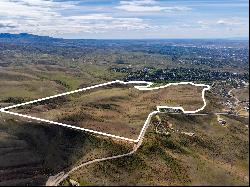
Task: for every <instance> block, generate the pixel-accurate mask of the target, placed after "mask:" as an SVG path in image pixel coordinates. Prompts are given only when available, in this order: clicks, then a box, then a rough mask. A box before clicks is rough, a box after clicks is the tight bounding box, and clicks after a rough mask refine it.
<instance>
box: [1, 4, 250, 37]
mask: <svg viewBox="0 0 250 187" xmlns="http://www.w3.org/2000/svg"><path fill="white" fill-rule="evenodd" d="M248 9H249V2H248V0H74V1H73V0H0V33H21V32H27V33H31V34H37V35H46V36H53V37H60V38H93V39H150V38H152V39H160V38H242V37H244V38H246V37H248V34H249V23H248V22H249V13H248Z"/></svg>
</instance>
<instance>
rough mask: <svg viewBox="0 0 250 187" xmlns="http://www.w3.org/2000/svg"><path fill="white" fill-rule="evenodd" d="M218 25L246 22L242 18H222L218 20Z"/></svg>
mask: <svg viewBox="0 0 250 187" xmlns="http://www.w3.org/2000/svg"><path fill="white" fill-rule="evenodd" d="M216 23H217V24H218V25H225V26H233V25H242V24H244V23H243V22H242V21H241V20H239V19H235V18H232V19H230V20H229V19H220V20H218V21H217V22H216Z"/></svg>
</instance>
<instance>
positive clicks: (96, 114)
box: [15, 84, 203, 139]
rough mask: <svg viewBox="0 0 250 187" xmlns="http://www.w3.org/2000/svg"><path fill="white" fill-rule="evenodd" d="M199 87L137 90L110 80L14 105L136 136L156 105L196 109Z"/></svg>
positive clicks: (41, 114) (55, 118) (37, 113)
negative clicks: (56, 97)
mask: <svg viewBox="0 0 250 187" xmlns="http://www.w3.org/2000/svg"><path fill="white" fill-rule="evenodd" d="M202 89H203V88H202V87H196V86H192V85H178V86H169V87H167V88H164V89H158V90H151V91H140V90H138V89H136V88H134V87H133V85H121V84H113V85H110V86H105V87H101V88H96V89H92V90H89V91H85V92H81V93H78V94H73V95H69V96H67V97H65V99H66V100H65V102H60V103H56V104H55V105H53V107H52V106H51V103H53V102H55V100H54V99H51V100H47V103H46V104H42V105H41V103H39V104H40V105H38V103H37V104H36V106H35V105H33V106H32V107H31V108H29V109H28V108H27V107H29V105H28V106H27V107H25V109H21V110H20V109H15V110H16V111H18V112H21V113H25V114H29V115H32V116H35V117H40V118H45V119H49V120H53V121H59V122H63V123H66V124H70V125H74V126H80V127H83V128H88V129H93V130H97V131H102V132H106V133H111V134H115V135H119V136H123V137H128V138H134V139H136V138H137V137H138V135H139V133H140V130H141V128H142V126H143V125H144V122H145V120H146V119H147V116H148V115H149V113H151V112H152V111H155V110H156V106H159V105H161V106H166V105H167V106H175V107H176V106H182V107H183V108H184V109H185V110H196V109H198V108H200V107H202V106H203V100H202V96H201V93H202Z"/></svg>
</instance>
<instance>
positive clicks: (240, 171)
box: [65, 114, 249, 185]
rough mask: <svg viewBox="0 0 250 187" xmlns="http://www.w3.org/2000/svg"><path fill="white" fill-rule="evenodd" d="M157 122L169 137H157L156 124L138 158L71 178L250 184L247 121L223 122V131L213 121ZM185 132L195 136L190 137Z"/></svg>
mask: <svg viewBox="0 0 250 187" xmlns="http://www.w3.org/2000/svg"><path fill="white" fill-rule="evenodd" d="M159 116H160V119H161V121H162V125H163V126H164V127H165V129H166V130H167V131H169V132H170V135H163V134H157V133H156V131H155V128H156V124H157V119H156V118H155V119H154V120H153V122H152V126H151V127H150V129H149V130H148V132H147V134H146V137H145V139H144V143H143V145H142V146H141V148H140V149H139V150H138V152H137V153H135V154H134V155H132V156H130V157H124V158H121V159H116V160H111V161H105V162H101V163H96V164H92V165H89V166H87V167H84V168H81V169H80V170H79V171H77V172H75V173H73V174H72V175H71V176H70V178H72V179H74V180H76V181H79V182H80V184H82V185H84V184H88V185H237V184H239V185H247V184H248V183H249V178H248V164H249V152H248V148H249V140H248V128H247V127H246V126H245V125H247V124H248V122H247V120H242V119H237V118H234V117H229V116H224V118H225V119H226V120H227V122H228V126H227V127H222V126H220V125H219V124H218V122H217V120H216V116H213V115H212V116H206V117H204V116H187V115H166V114H160V115H159ZM170 124H171V125H170ZM170 127H171V128H172V129H171V128H170ZM177 130H178V131H177ZM173 131H174V132H173ZM181 132H182V133H181ZM183 132H194V133H195V134H194V135H193V136H189V135H186V134H183ZM65 184H67V182H65Z"/></svg>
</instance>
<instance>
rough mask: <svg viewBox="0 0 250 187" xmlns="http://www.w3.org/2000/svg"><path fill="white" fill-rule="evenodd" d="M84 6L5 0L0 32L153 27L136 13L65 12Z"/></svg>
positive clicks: (46, 0)
mask: <svg viewBox="0 0 250 187" xmlns="http://www.w3.org/2000/svg"><path fill="white" fill-rule="evenodd" d="M81 8H82V7H81V6H80V5H79V4H78V1H74V2H73V1H66V2H54V1H52V0H19V1H17V0H1V1H0V10H1V11H0V24H1V25H0V32H15V33H18V32H29V33H35V34H42V35H44V34H45V35H58V34H60V35H63V34H77V33H101V32H109V31H111V30H112V29H117V30H138V29H145V28H149V27H150V25H148V24H147V23H145V22H144V20H143V19H140V18H135V17H114V16H112V15H110V14H107V13H89V14H83V13H78V14H76V15H71V14H70V15H64V14H63V13H64V12H65V11H69V12H70V11H71V10H79V9H81Z"/></svg>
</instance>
